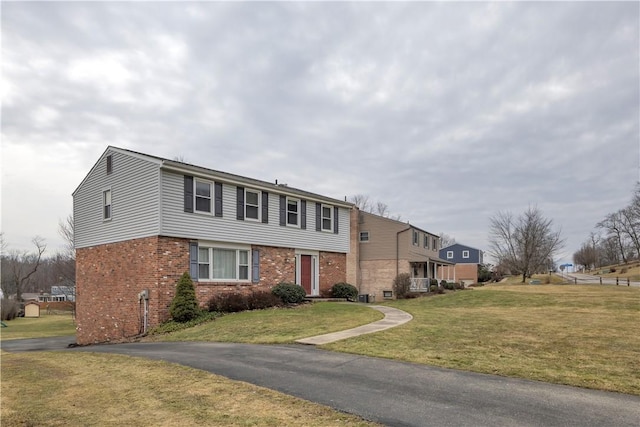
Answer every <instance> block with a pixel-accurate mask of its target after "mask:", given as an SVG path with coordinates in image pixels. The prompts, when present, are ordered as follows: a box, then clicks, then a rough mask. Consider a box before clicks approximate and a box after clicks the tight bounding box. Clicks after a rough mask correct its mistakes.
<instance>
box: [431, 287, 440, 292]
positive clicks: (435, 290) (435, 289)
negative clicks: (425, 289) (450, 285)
mask: <svg viewBox="0 0 640 427" xmlns="http://www.w3.org/2000/svg"><path fill="white" fill-rule="evenodd" d="M438 289H439V286H438V285H429V291H430V292H438Z"/></svg>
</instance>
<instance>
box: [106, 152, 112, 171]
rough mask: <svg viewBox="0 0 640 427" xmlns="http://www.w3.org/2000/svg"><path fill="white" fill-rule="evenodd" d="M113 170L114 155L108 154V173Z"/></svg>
mask: <svg viewBox="0 0 640 427" xmlns="http://www.w3.org/2000/svg"><path fill="white" fill-rule="evenodd" d="M111 172H113V156H112V155H111V154H109V155H108V156H107V175H109V174H110V173H111Z"/></svg>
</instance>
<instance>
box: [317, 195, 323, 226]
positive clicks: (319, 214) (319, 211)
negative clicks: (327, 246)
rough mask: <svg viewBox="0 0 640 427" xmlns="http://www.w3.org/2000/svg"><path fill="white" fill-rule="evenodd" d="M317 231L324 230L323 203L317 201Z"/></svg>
mask: <svg viewBox="0 0 640 427" xmlns="http://www.w3.org/2000/svg"><path fill="white" fill-rule="evenodd" d="M316 231H322V205H321V204H320V203H318V202H316Z"/></svg>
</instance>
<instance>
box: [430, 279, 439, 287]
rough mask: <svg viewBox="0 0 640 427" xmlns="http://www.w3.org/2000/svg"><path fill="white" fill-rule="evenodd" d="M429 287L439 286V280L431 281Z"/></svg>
mask: <svg viewBox="0 0 640 427" xmlns="http://www.w3.org/2000/svg"><path fill="white" fill-rule="evenodd" d="M429 285H436V286H438V279H431V280H429Z"/></svg>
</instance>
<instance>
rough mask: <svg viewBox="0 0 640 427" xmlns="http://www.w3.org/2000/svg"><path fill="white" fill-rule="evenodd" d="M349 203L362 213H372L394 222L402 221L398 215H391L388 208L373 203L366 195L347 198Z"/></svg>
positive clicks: (381, 203) (380, 203) (385, 205)
mask: <svg viewBox="0 0 640 427" xmlns="http://www.w3.org/2000/svg"><path fill="white" fill-rule="evenodd" d="M349 201H350V202H351V203H353V204H354V205H356V206H357V207H358V209H360V210H361V211H362V212H367V213H372V214H374V215H379V216H382V217H384V218H390V219H393V220H395V221H401V220H402V216H400V215H391V212H390V211H389V206H388V205H387V204H386V203H383V202H373V201H371V199H370V198H369V196H368V195H366V194H356V195H354V196H351V197H349Z"/></svg>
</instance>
